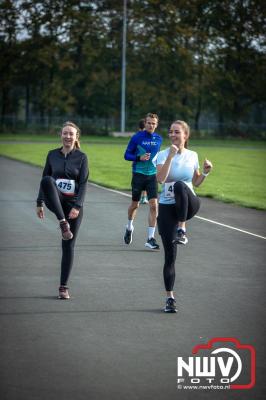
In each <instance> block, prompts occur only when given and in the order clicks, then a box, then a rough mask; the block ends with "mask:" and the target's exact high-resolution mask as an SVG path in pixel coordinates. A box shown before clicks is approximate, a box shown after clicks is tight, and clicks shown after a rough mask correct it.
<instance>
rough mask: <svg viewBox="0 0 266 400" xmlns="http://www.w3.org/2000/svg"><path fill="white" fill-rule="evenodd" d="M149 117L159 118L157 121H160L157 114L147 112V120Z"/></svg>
mask: <svg viewBox="0 0 266 400" xmlns="http://www.w3.org/2000/svg"><path fill="white" fill-rule="evenodd" d="M147 118H155V119H157V121H158V122H159V117H158V115H157V114H154V113H148V114H146V117H145V121H146V119H147Z"/></svg>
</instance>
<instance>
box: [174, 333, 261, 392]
mask: <svg viewBox="0 0 266 400" xmlns="http://www.w3.org/2000/svg"><path fill="white" fill-rule="evenodd" d="M192 354H193V357H187V359H186V360H184V358H183V357H177V383H178V388H179V389H251V388H252V387H253V386H254V385H255V381H256V352H255V348H254V347H253V346H251V345H249V344H241V343H240V342H239V340H238V339H235V338H231V337H229V338H214V339H211V340H210V341H209V342H208V343H207V344H199V345H197V346H195V347H194V348H193V349H192Z"/></svg>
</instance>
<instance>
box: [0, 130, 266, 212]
mask: <svg viewBox="0 0 266 400" xmlns="http://www.w3.org/2000/svg"><path fill="white" fill-rule="evenodd" d="M31 138H32V137H31V136H25V137H24V140H27V141H28V140H31ZM89 139H90V141H86V140H84V142H83V144H82V150H83V151H84V152H85V153H86V154H87V155H88V157H89V165H90V180H91V181H93V182H96V183H99V184H101V185H104V186H107V187H111V188H116V189H120V190H130V181H131V163H130V162H128V161H125V160H124V158H123V155H124V151H125V146H126V143H127V142H128V139H122V142H121V140H120V139H117V138H102V137H100V138H97V137H91V138H89ZM5 140H8V139H7V138H5ZM21 140H23V139H22V137H20V141H21ZM97 140H98V142H97ZM220 142H222V144H223V146H222V145H221V143H220ZM164 143H165V144H166V143H167V140H164ZM251 143H253V145H252V146H251ZM251 143H250V142H249V143H248V145H247V143H246V142H245V144H244V145H242V144H241V143H239V142H237V141H234V142H231V141H230V142H226V141H209V140H208V141H202V140H200V141H191V146H190V148H191V149H192V150H194V151H197V153H198V154H199V159H200V164H201V165H202V162H203V160H204V158H205V157H207V158H208V159H210V160H211V161H212V162H213V164H214V169H213V172H212V173H211V174H210V175H209V176H208V178H207V179H206V180H205V182H204V183H203V184H202V186H201V187H200V188H198V189H197V190H196V191H197V193H198V195H200V196H206V197H211V198H214V199H217V200H221V201H224V202H230V203H235V204H238V205H241V206H245V207H252V208H257V209H262V210H265V209H266V191H265V188H264V184H265V181H266V161H265V160H266V146H265V145H264V143H263V145H259V146H257V145H256V146H255V144H258V142H251ZM59 145H60V144H59V141H58V139H56V141H55V143H50V142H42V143H40V142H38V141H36V142H27V143H19V142H15V141H12V142H8V143H5V141H2V142H1V141H0V154H1V155H3V156H7V157H10V158H14V159H16V160H20V161H24V162H27V163H30V164H33V165H37V166H41V167H43V165H44V163H45V158H46V155H47V152H48V151H49V150H51V149H53V148H55V147H59Z"/></svg>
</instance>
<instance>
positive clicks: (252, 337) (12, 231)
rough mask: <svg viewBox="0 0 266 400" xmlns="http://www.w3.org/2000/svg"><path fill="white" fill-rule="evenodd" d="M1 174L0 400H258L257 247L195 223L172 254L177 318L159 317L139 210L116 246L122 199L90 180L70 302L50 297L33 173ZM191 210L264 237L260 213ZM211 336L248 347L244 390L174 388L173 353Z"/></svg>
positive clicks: (50, 254)
mask: <svg viewBox="0 0 266 400" xmlns="http://www.w3.org/2000/svg"><path fill="white" fill-rule="evenodd" d="M0 170H1V174H0V187H1V195H0V206H1V242H0V243H1V244H0V256H1V268H0V289H1V292H0V306H1V308H0V346H1V347H0V351H1V353H0V354H1V357H0V385H1V392H0V396H1V399H2V400H13V399H14V400H47V399H49V400H54V399H56V400H58V398H62V399H64V400H70V399H71V400H73V399H75V400H83V399H84V400H85V399H86V400H87V399H90V400H98V399H101V400H105V399H106V400H107V399H108V400H115V399H119V400H120V399H122V400H124V399H125V400H139V399H141V400H142V399H143V400H146V399H147V400H150V399H152V400H157V399H158V400H161V399H167V400H168V399H171V400H173V399H184V400H187V399H188V400H190V399H195V400H198V399H199V400H201V399H211V400H212V399H215V400H216V399H217V400H220V399H221V400H222V399H230V400H231V399H241V400H242V399H244V400H245V399H247V400H256V399H263V398H265V374H266V368H265V286H266V282H265V240H263V239H261V238H259V237H254V236H250V235H248V234H245V233H242V232H239V231H234V230H231V229H229V228H225V227H223V226H218V225H215V224H211V223H208V222H206V221H203V220H200V219H196V218H194V219H193V220H192V221H191V222H190V223H189V240H190V241H189V244H188V246H186V247H182V246H180V248H178V250H179V253H178V261H177V266H176V270H177V273H176V275H177V278H176V287H175V289H176V299H177V303H178V307H179V312H178V314H176V315H165V314H164V313H163V312H161V309H162V307H163V303H164V292H163V280H162V265H163V252H162V251H160V252H149V251H147V250H145V248H144V246H143V245H144V243H145V239H146V228H145V225H146V219H147V206H141V208H140V211H139V214H138V218H137V221H136V224H135V232H134V233H135V235H134V242H133V243H132V245H131V246H129V247H127V246H125V245H124V244H123V243H122V239H121V238H122V236H123V231H124V225H125V221H126V209H127V206H128V202H129V199H128V198H127V197H125V196H122V195H120V194H118V193H114V192H110V191H106V190H104V189H101V188H97V187H94V186H91V185H89V189H88V194H87V200H86V204H85V212H84V220H83V223H82V226H81V230H80V234H79V239H78V242H77V248H76V249H77V251H76V262H75V266H74V269H73V273H72V276H71V282H70V287H71V294H72V299H71V301H58V300H56V298H55V295H56V294H57V287H58V276H59V262H60V240H59V237H60V234H59V231H58V230H57V227H56V226H57V225H56V221H55V218H54V216H53V215H51V214H50V213H49V212H48V211H47V212H46V219H45V221H43V222H42V221H40V220H38V219H37V217H36V216H35V202H34V199H35V198H36V193H37V190H38V184H39V180H40V175H41V171H40V169H38V168H34V167H30V166H28V165H25V164H21V163H18V162H15V161H11V160H7V159H4V158H0ZM199 215H200V216H202V217H205V218H209V219H212V220H217V221H219V222H221V223H224V224H228V225H232V226H235V227H237V228H240V229H243V230H248V231H251V232H253V233H255V234H257V235H261V236H264V237H265V236H266V230H265V220H266V218H265V216H266V213H265V212H260V211H256V210H250V209H244V208H240V207H234V206H231V205H224V204H221V203H217V202H214V201H211V200H203V202H202V208H201V212H200V214H199ZM215 337H235V338H238V339H239V340H240V341H241V343H248V344H251V345H253V346H254V347H255V348H256V350H257V370H256V372H257V383H256V386H255V388H253V389H251V390H242V391H240V390H235V391H232V390H230V391H229V392H228V391H225V390H224V391H211V390H209V391H206V390H198V391H196V390H177V388H176V359H177V356H182V357H184V359H185V358H186V357H188V356H191V351H192V348H193V347H194V346H195V345H197V344H204V343H207V342H208V340H210V339H212V338H215ZM263 394H264V395H263Z"/></svg>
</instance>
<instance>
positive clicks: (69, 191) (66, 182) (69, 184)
mask: <svg viewBox="0 0 266 400" xmlns="http://www.w3.org/2000/svg"><path fill="white" fill-rule="evenodd" d="M55 182H56V186H57V187H58V189H59V190H60V192H61V193H63V194H64V195H66V196H74V194H75V181H74V179H62V178H59V179H56V181H55Z"/></svg>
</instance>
